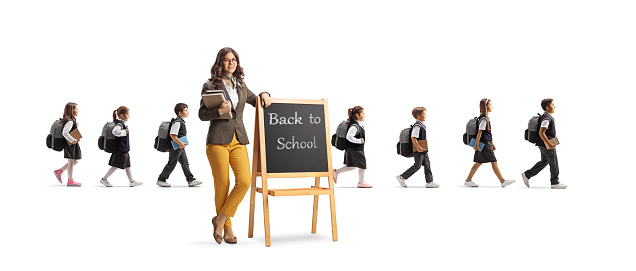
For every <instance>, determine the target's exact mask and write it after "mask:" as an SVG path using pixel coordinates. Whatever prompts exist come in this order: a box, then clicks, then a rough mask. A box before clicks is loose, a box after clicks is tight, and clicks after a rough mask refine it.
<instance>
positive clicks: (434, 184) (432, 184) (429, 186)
mask: <svg viewBox="0 0 636 271" xmlns="http://www.w3.org/2000/svg"><path fill="white" fill-rule="evenodd" d="M438 187H439V184H436V183H435V182H430V183H426V188H438Z"/></svg>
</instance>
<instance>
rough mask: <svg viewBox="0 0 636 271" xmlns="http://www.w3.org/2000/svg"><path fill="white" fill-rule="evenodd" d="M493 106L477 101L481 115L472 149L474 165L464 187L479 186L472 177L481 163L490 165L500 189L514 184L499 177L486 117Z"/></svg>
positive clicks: (488, 121) (488, 100)
mask: <svg viewBox="0 0 636 271" xmlns="http://www.w3.org/2000/svg"><path fill="white" fill-rule="evenodd" d="M492 109H493V106H492V101H491V100H490V99H482V100H481V101H479V111H480V112H481V115H479V117H478V118H477V119H478V122H477V126H478V129H477V130H478V131H477V137H476V138H475V145H474V147H473V149H474V150H475V156H474V158H473V161H474V162H475V164H474V165H473V167H472V168H471V169H470V173H469V174H468V178H466V181H465V182H464V185H465V186H470V187H478V186H479V185H478V184H476V183H475V182H473V181H472V178H473V176H474V175H475V173H476V172H477V169H479V167H480V166H481V164H483V163H491V165H492V170H493V171H494V172H495V175H497V178H498V179H499V182H500V183H501V187H506V186H508V185H510V184H512V183H514V182H515V180H504V178H503V176H501V172H500V171H499V166H498V165H497V158H496V157H495V150H497V148H496V147H495V144H494V143H493V142H492V132H491V128H492V126H491V125H490V118H489V117H488V113H490V112H492ZM479 143H483V146H482V148H481V149H480V144H479Z"/></svg>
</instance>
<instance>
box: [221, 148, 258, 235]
mask: <svg viewBox="0 0 636 271" xmlns="http://www.w3.org/2000/svg"><path fill="white" fill-rule="evenodd" d="M230 145H231V147H230V166H231V167H232V171H233V172H234V188H232V191H231V192H230V194H229V195H228V197H227V200H226V201H225V205H224V206H223V208H222V209H221V213H223V214H225V215H228V216H229V217H234V214H236V210H237V209H238V206H239V204H241V201H243V198H245V194H247V191H249V189H250V183H251V181H252V175H251V173H250V160H249V158H248V156H247V146H246V145H242V144H240V143H239V141H238V140H236V138H234V140H233V141H232V143H231V144H230ZM226 226H227V225H226ZM226 228H231V225H230V227H226ZM229 231H230V232H231V230H229ZM226 232H227V231H226ZM230 237H233V236H230Z"/></svg>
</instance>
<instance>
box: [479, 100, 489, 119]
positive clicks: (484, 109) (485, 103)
mask: <svg viewBox="0 0 636 271" xmlns="http://www.w3.org/2000/svg"><path fill="white" fill-rule="evenodd" d="M479 112H480V113H482V114H484V115H488V112H492V100H490V99H488V98H486V99H481V101H479Z"/></svg>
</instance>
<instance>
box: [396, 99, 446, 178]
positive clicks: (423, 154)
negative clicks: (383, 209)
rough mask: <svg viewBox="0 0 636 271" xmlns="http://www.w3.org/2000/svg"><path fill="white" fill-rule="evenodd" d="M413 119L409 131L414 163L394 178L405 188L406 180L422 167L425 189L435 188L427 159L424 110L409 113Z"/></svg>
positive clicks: (419, 109)
mask: <svg viewBox="0 0 636 271" xmlns="http://www.w3.org/2000/svg"><path fill="white" fill-rule="evenodd" d="M411 114H412V115H413V118H415V119H416V121H415V124H413V129H412V131H411V143H412V145H413V159H414V160H415V163H414V164H413V165H412V166H411V167H410V168H409V169H407V170H406V171H405V172H404V173H402V174H401V175H398V176H396V177H395V178H396V179H397V181H398V182H399V183H400V185H401V186H402V187H406V180H408V178H410V177H411V176H413V174H415V172H417V171H418V170H420V167H422V166H424V177H425V178H426V188H437V187H439V184H436V183H434V182H433V173H432V172H431V162H430V161H429V159H428V144H427V143H426V142H428V141H427V139H426V126H425V125H424V121H426V108H424V107H416V108H413V111H412V112H411Z"/></svg>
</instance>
